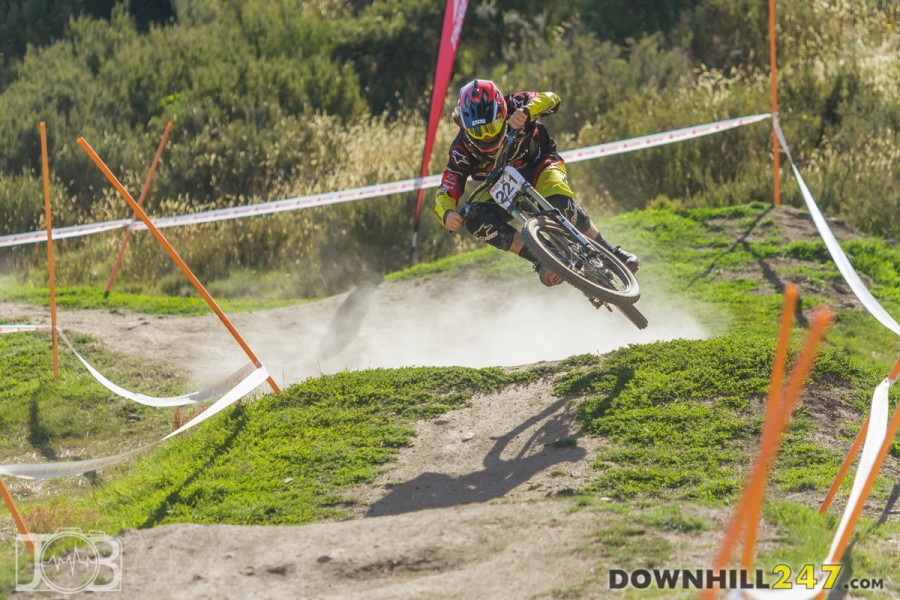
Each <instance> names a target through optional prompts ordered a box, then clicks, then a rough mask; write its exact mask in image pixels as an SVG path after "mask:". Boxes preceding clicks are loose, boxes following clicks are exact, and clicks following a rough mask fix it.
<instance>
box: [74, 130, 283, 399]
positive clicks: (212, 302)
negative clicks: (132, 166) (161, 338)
mask: <svg viewBox="0 0 900 600" xmlns="http://www.w3.org/2000/svg"><path fill="white" fill-rule="evenodd" d="M78 144H79V145H80V146H81V148H82V149H83V150H84V151H85V152H86V153H87V155H88V156H90V157H91V160H92V161H94V164H95V165H97V168H98V169H100V171H101V172H102V173H103V174H104V175H105V176H106V178H107V179H108V180H109V182H110V183H111V184H112V185H113V187H114V188H116V190H117V191H118V192H119V194H120V195H121V196H122V197H123V198H124V199H125V201H126V202H127V203H128V204H129V206H131V209H132V210H133V211H134V212H135V214H136V215H137V216H138V218H140V220H141V221H143V222H144V225H146V226H147V229H148V230H149V231H150V233H151V234H153V237H154V238H156V241H157V242H159V243H160V245H161V246H162V247H163V248H164V249H165V251H166V253H167V254H168V255H169V257H171V259H172V260H173V261H174V262H175V264H176V265H178V268H180V269H181V271H182V273H184V275H185V276H186V277H187V278H188V280H190V282H191V283H192V284H193V285H194V287H195V288H196V289H197V291H198V292H199V293H200V295H201V296H202V297H203V299H204V300H206V303H207V304H208V305H209V307H210V308H211V309H212V310H213V312H214V313H216V316H218V317H219V320H220V321H222V324H223V325H225V328H226V329H228V331H229V332H230V333H231V335H232V337H234V339H235V341H237V343H238V344H239V345H240V346H241V348H242V349H243V350H244V352H245V353H246V354H247V356H248V357H249V358H250V360H251V361H252V362H253V364H255V365H256V366H257V367H259V366H260V362H259V359H257V358H256V355H255V354H254V353H253V350H251V349H250V346H248V345H247V342H245V341H244V338H243V337H241V334H240V333H238V331H237V329H235V327H234V325H232V324H231V321H230V320H229V319H228V317H227V316H226V315H225V313H224V312H222V309H221V308H219V305H218V304H216V301H215V300H213V297H212V296H211V295H210V294H209V292H208V291H206V288H205V287H203V284H202V283H200V280H199V279H197V277H196V276H195V275H194V273H193V272H192V271H191V269H190V268H189V267H188V266H187V263H185V262H184V260H182V258H181V257H180V256H179V255H178V252H177V251H176V250H175V248H173V247H172V245H171V244H170V243H169V241H168V240H167V239H166V238H165V236H164V235H163V234H162V233H161V232H160V231H159V229H157V228H156V225H154V224H153V221H151V220H150V217H148V216H147V213H145V212H144V209H142V208H141V207H140V206H138V203H137V202H135V200H134V198H132V196H131V194H129V193H128V190H126V189H125V186H123V185H122V183H121V182H120V181H119V180H118V179H117V178H116V176H115V175H113V173H112V171H110V170H109V167H107V166H106V163H104V162H103V160H101V159H100V157H99V156H98V155H97V153H96V152H94V149H93V148H91V146H90V144H88V143H87V141H85V139H84V138H78ZM266 381H268V382H269V385H270V386H271V387H272V389H273V390H274V391H275V393H276V394H277V393H280V392H281V389H279V387H278V385H277V384H276V383H275V380H274V379H272V376H271V375H270V376H269V378H268V379H267V380H266Z"/></svg>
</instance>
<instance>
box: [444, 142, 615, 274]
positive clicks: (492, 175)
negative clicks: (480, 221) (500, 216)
mask: <svg viewBox="0 0 900 600" xmlns="http://www.w3.org/2000/svg"><path fill="white" fill-rule="evenodd" d="M517 137H518V134H517V133H516V132H514V131H511V132H509V133H508V134H507V135H506V141H505V142H504V144H503V149H502V150H501V151H500V152H499V153H498V154H497V159H496V161H495V162H494V168H493V169H492V170H491V171H490V172H489V173H488V175H487V177H486V178H485V180H484V182H483V183H482V184H481V185H479V186H478V187H477V188H475V190H474V191H472V193H471V194H470V195H469V197H468V198H467V199H466V201H465V203H464V204H463V208H462V216H463V218H465V217H466V216H468V212H469V210H470V209H471V207H472V205H473V204H474V202H473V199H474V198H475V196H477V195H478V194H480V193H481V192H482V191H484V190H486V189H490V188H491V187H492V186H493V185H494V184H495V183H497V181H498V180H499V179H500V176H501V175H502V174H503V173H504V172H507V173H509V174H510V176H511V177H512V178H513V179H515V180H516V181H518V182H519V183H520V184H521V187H520V189H519V191H518V192H517V193H516V195H515V196H513V200H514V202H515V205H516V206H515V207H514V208H505V210H506V212H508V213H509V214H510V215H512V216H513V218H514V219H516V221H518V222H519V225H520V226H521V225H524V224H525V222H526V221H528V219H529V218H531V216H534V215H537V214H543V215H546V216H549V217H551V218H552V219H553V220H554V221H556V222H557V223H558V224H559V225H560V227H562V228H563V229H565V230H566V231H567V232H568V233H569V234H570V235H571V236H572V237H574V238H575V239H576V240H578V241H579V242H580V243H581V244H582V245H583V246H584V247H585V248H587V249H588V253H589V254H590V255H591V257H592V258H593V257H595V256H597V255H598V254H599V252H597V251H596V250H595V249H594V245H593V244H592V243H591V242H590V241H589V240H588V239H587V238H586V237H585V236H584V234H582V233H581V232H580V231H578V229H576V228H575V226H574V225H572V222H571V221H569V220H568V219H567V218H566V216H565V215H564V214H562V212H561V211H560V210H559V209H557V208H555V207H554V206H553V205H552V204H550V203H549V202H547V199H546V198H544V197H543V196H542V195H541V194H540V193H538V191H537V190H536V189H534V186H532V185H531V184H530V183H528V181H526V180H525V178H524V177H522V174H521V173H519V171H518V170H516V169H515V168H513V167H512V166H510V165H509V164H507V163H508V157H509V152H510V150H511V149H512V147H513V145H514V144H515V142H516V138H517ZM501 167H502V168H501ZM490 201H491V202H493V198H491V200H490ZM521 204H525V208H526V211H525V212H527V213H529V214H528V215H526V214H523V211H522V210H520V206H521ZM538 207H540V208H538Z"/></svg>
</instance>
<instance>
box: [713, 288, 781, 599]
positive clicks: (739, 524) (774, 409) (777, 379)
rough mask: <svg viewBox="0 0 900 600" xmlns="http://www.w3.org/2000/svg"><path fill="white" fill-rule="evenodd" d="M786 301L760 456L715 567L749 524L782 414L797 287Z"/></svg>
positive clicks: (724, 560) (728, 554)
mask: <svg viewBox="0 0 900 600" xmlns="http://www.w3.org/2000/svg"><path fill="white" fill-rule="evenodd" d="M784 292H785V293H784V305H783V308H782V311H781V325H780V327H779V330H778V338H777V341H776V347H775V359H774V364H773V365H772V377H771V380H770V382H769V396H768V401H767V402H766V414H765V420H764V422H763V432H762V437H761V440H760V455H759V457H758V458H757V461H756V464H755V465H754V470H753V471H752V472H751V476H750V477H749V478H748V481H747V487H745V488H744V493H743V495H742V496H741V499H740V501H739V502H738V506H737V509H736V510H735V512H734V516H733V517H732V520H731V523H730V524H729V526H728V529H727V530H726V532H725V538H724V539H723V540H722V545H721V546H720V548H719V552H718V554H717V555H716V558H715V561H714V563H713V568H714V569H722V568H725V566H726V565H728V563H729V561H730V560H731V554H732V553H733V552H734V548H735V546H737V544H738V541H739V539H740V536H741V532H742V531H743V529H744V526H745V525H746V524H747V522H748V521H747V508H748V504H749V500H750V490H751V486H752V485H755V482H756V471H757V470H758V469H759V468H760V465H761V458H762V455H761V452H762V448H763V447H766V446H767V445H769V444H770V442H769V439H770V438H771V437H773V435H774V431H775V419H776V418H777V417H778V416H779V415H780V413H781V411H780V409H779V408H778V407H779V406H780V396H781V381H782V378H783V376H784V365H785V363H786V362H787V352H788V346H789V343H790V332H791V324H792V323H793V316H794V308H795V306H796V304H797V288H796V287H795V286H792V285H789V286H786V287H785V290H784ZM714 596H715V590H713V589H708V590H706V591H705V592H704V593H703V594H702V597H703V598H712V597H714Z"/></svg>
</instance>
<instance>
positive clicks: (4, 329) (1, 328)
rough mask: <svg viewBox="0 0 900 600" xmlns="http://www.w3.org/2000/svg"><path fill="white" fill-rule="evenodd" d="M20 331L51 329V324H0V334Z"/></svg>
mask: <svg viewBox="0 0 900 600" xmlns="http://www.w3.org/2000/svg"><path fill="white" fill-rule="evenodd" d="M22 331H53V326H52V325H0V335H3V334H4V333H20V332H22Z"/></svg>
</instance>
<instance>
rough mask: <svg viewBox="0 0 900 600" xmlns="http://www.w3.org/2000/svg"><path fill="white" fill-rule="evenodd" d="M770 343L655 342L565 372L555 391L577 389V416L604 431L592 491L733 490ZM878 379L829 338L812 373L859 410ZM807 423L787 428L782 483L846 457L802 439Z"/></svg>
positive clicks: (714, 494) (662, 495)
mask: <svg viewBox="0 0 900 600" xmlns="http://www.w3.org/2000/svg"><path fill="white" fill-rule="evenodd" d="M773 352H774V344H773V342H772V340H771V339H768V338H765V337H757V338H735V337H730V336H728V337H720V338H714V339H711V340H701V341H687V340H675V341H671V342H657V343H654V344H646V345H643V346H631V347H628V348H623V349H620V350H617V351H615V352H613V353H611V354H610V355H609V356H607V357H606V359H604V360H602V361H598V363H597V365H596V366H593V367H589V368H586V369H581V370H578V371H575V372H570V373H568V374H566V375H563V376H561V377H560V378H559V380H558V383H557V385H556V392H557V393H559V394H563V395H568V396H572V397H576V398H579V399H580V402H579V404H578V408H577V409H576V411H575V416H576V418H577V419H578V421H579V422H580V423H581V424H582V427H583V428H584V430H585V431H587V432H588V433H590V434H593V435H598V436H602V437H603V438H604V440H606V441H607V444H606V445H605V446H604V448H603V449H602V450H601V451H600V452H599V454H598V455H597V457H596V459H595V462H594V467H595V469H597V471H598V476H597V478H596V480H595V481H594V482H593V483H592V484H591V486H590V488H589V491H590V492H591V493H596V494H600V495H603V496H610V497H613V498H616V499H619V500H623V499H634V498H643V497H651V498H657V499H679V500H688V499H689V500H695V501H707V502H709V501H712V502H723V501H727V500H729V499H731V498H733V497H734V496H735V494H737V493H738V492H739V491H740V489H741V484H742V481H743V476H744V473H745V472H746V468H747V466H748V465H749V464H750V462H751V460H752V452H753V451H754V449H755V447H756V444H757V441H758V439H759V434H760V432H761V429H762V419H761V412H762V410H761V406H762V405H763V402H764V399H765V397H766V394H767V390H768V383H769V376H770V369H771V363H772V359H773ZM876 383H877V376H876V375H875V374H874V373H872V372H870V371H868V370H866V369H864V368H863V367H862V366H860V365H858V364H856V363H855V361H854V360H852V359H851V358H850V357H849V356H847V355H846V354H844V353H842V352H840V351H838V350H835V349H833V348H829V347H825V348H823V350H822V353H821V358H820V360H819V361H818V363H817V365H816V369H815V372H814V374H813V378H812V384H813V385H827V386H829V387H834V388H840V389H842V390H846V393H847V396H848V399H847V400H846V401H844V402H846V404H847V409H848V410H850V411H859V410H861V408H862V403H861V402H860V400H861V399H862V398H861V397H860V394H861V393H863V392H862V390H869V393H871V390H872V389H874V386H875V385H876ZM823 408H824V407H821V406H814V407H810V410H822V409H823ZM830 408H831V407H829V409H830ZM807 425H808V424H807V422H805V421H803V420H798V421H797V422H795V423H794V424H793V426H792V429H791V430H790V432H791V435H792V436H794V438H789V439H790V441H791V442H793V443H788V444H786V445H785V448H784V452H783V453H782V461H781V462H780V463H779V465H778V469H776V472H775V477H774V480H775V481H776V482H778V483H779V485H780V486H781V488H782V490H783V491H802V490H804V489H807V488H808V487H810V486H818V488H821V486H822V485H823V484H826V485H827V483H826V482H827V481H828V477H830V476H832V475H833V473H834V471H835V470H836V468H837V465H838V464H839V463H840V460H841V459H842V455H841V454H840V453H839V452H837V451H835V450H834V449H833V448H824V447H822V446H819V445H817V444H815V443H813V442H811V441H809V440H807V439H805V438H804V435H803V434H804V431H803V428H804V426H807ZM801 482H802V483H801Z"/></svg>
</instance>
